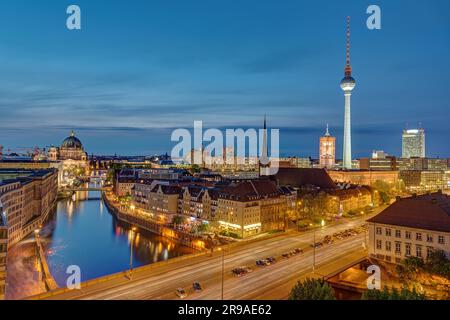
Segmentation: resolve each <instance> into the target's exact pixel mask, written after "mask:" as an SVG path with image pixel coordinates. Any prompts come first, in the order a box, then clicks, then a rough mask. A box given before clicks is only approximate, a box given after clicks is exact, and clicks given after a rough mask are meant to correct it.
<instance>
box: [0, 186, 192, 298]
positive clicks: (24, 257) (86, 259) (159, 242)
mask: <svg viewBox="0 0 450 320" xmlns="http://www.w3.org/2000/svg"><path fill="white" fill-rule="evenodd" d="M40 234H41V240H42V243H43V245H44V248H45V251H46V256H47V261H48V264H49V268H50V271H51V273H52V275H53V277H54V278H55V280H56V282H57V283H58V285H59V286H61V287H63V286H65V285H66V280H67V278H68V276H69V275H68V274H67V273H66V271H67V268H68V267H69V266H73V265H76V266H78V267H80V270H81V279H82V281H86V280H90V279H94V278H97V277H101V276H104V275H108V274H112V273H116V272H120V271H123V270H127V269H129V267H130V243H131V241H132V240H133V267H139V266H143V265H147V264H151V263H154V262H157V261H162V260H167V259H170V258H173V257H177V256H180V255H184V254H189V253H192V252H193V250H192V249H190V248H187V247H185V246H182V245H180V244H177V243H176V242H174V241H172V240H169V239H166V238H163V237H160V236H158V235H155V234H153V233H151V232H147V231H145V230H137V232H136V234H135V236H134V237H133V236H132V232H131V226H130V225H128V224H126V223H122V222H121V221H118V220H117V219H116V218H115V217H114V216H113V215H112V214H110V212H109V211H108V209H107V208H106V206H105V205H104V203H103V200H101V195H100V192H78V193H77V194H76V196H75V197H74V198H73V199H66V200H61V201H59V202H58V204H57V206H56V208H55V210H54V212H53V213H52V215H51V217H50V218H49V221H48V222H47V223H46V224H45V226H44V227H43V228H42V230H41V232H40ZM10 253H11V255H10V257H11V258H8V268H9V269H8V279H11V281H9V284H8V289H7V290H8V291H9V294H8V293H7V296H8V297H9V298H19V297H23V296H26V295H28V294H30V292H32V293H33V294H36V293H38V291H39V290H42V289H39V288H41V287H42V285H37V284H36V281H38V279H39V276H37V275H36V274H35V273H36V271H35V270H26V269H30V268H34V267H35V266H34V265H35V264H34V263H32V262H30V260H32V259H31V257H30V256H32V255H34V241H33V239H32V237H31V238H30V239H28V240H25V241H23V243H22V244H19V245H18V246H17V247H13V248H12V249H11V252H10ZM11 273H13V274H11ZM20 273H21V274H28V276H26V277H21V276H19V274H20ZM10 274H11V275H10Z"/></svg>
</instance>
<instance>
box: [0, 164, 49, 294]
mask: <svg viewBox="0 0 450 320" xmlns="http://www.w3.org/2000/svg"><path fill="white" fill-rule="evenodd" d="M57 193H58V172H57V170H54V169H48V170H24V169H1V170H0V300H1V299H3V297H4V293H5V279H6V256H7V251H8V248H10V247H11V246H13V245H15V244H16V243H18V242H19V241H20V240H22V239H24V238H25V237H27V236H28V235H30V234H31V233H32V232H33V231H34V230H36V229H38V228H39V226H40V225H42V224H43V222H44V221H45V220H46V219H47V217H48V216H49V214H50V212H51V210H52V208H53V207H54V205H55V203H56V200H57Z"/></svg>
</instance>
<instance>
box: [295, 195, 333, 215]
mask: <svg viewBox="0 0 450 320" xmlns="http://www.w3.org/2000/svg"><path fill="white" fill-rule="evenodd" d="M299 203H301V204H300V205H299V206H298V210H299V216H300V217H302V218H304V219H309V220H312V221H315V220H318V221H320V220H321V219H323V218H326V217H327V216H330V215H333V214H337V213H338V210H339V208H338V204H337V202H336V201H334V200H333V197H331V196H330V195H328V194H327V193H325V192H319V193H307V194H305V195H303V196H302V197H301V198H300V201H299Z"/></svg>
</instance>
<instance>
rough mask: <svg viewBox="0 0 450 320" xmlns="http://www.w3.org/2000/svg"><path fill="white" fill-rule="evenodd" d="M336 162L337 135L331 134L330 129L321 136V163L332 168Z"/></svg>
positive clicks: (324, 166) (323, 166)
mask: <svg viewBox="0 0 450 320" xmlns="http://www.w3.org/2000/svg"><path fill="white" fill-rule="evenodd" d="M335 162H336V137H333V136H331V135H330V131H329V129H328V124H327V131H326V132H325V135H324V136H322V137H320V148H319V165H320V167H322V168H332V167H333V166H334V164H335Z"/></svg>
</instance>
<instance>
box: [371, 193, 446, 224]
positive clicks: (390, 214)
mask: <svg viewBox="0 0 450 320" xmlns="http://www.w3.org/2000/svg"><path fill="white" fill-rule="evenodd" d="M367 221H368V222H372V223H381V224H388V225H394V226H402V227H409V228H414V229H423V230H432V231H441V232H450V197H449V196H448V195H445V194H442V193H441V192H436V193H431V194H425V195H420V196H412V197H409V198H398V199H397V201H396V202H394V203H393V204H392V205H390V206H389V207H388V208H386V209H385V210H384V211H382V212H381V213H380V214H378V215H376V216H375V217H373V218H371V219H369V220H367Z"/></svg>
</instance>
